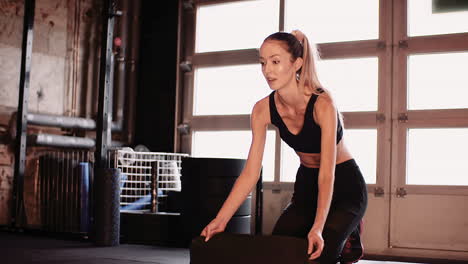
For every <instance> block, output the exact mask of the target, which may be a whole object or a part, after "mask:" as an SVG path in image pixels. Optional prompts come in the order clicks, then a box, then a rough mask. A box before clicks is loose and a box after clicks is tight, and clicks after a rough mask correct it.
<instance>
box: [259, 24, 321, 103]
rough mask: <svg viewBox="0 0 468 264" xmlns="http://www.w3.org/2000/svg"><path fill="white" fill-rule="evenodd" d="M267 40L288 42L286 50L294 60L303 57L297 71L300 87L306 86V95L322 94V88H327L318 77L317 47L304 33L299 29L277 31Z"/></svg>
mask: <svg viewBox="0 0 468 264" xmlns="http://www.w3.org/2000/svg"><path fill="white" fill-rule="evenodd" d="M267 40H278V41H281V42H283V43H284V44H286V46H287V49H286V50H287V51H288V52H289V53H290V54H291V59H292V61H296V59H297V58H302V60H303V63H302V67H301V68H300V69H299V70H298V71H297V74H298V76H299V78H298V79H299V80H298V82H299V87H301V88H304V93H305V94H306V95H311V94H313V93H315V94H320V93H321V90H325V89H324V88H323V86H322V84H321V83H320V81H319V79H318V76H317V71H316V66H315V57H314V56H316V57H318V53H317V49H316V47H315V46H314V45H311V44H310V42H309V39H308V38H307V37H306V36H305V35H304V33H302V32H301V31H299V30H294V31H293V32H291V33H287V32H276V33H273V34H271V35H270V36H268V37H267V38H266V39H265V40H264V41H267ZM325 91H326V90H325Z"/></svg>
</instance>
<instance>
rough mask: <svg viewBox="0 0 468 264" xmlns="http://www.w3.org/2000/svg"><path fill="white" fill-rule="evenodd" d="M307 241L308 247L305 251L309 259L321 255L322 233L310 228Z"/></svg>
mask: <svg viewBox="0 0 468 264" xmlns="http://www.w3.org/2000/svg"><path fill="white" fill-rule="evenodd" d="M307 240H308V241H309V247H308V249H307V254H309V255H310V256H309V259H316V258H318V257H320V254H322V250H323V246H324V244H325V243H324V242H323V238H322V231H320V230H317V229H314V228H312V229H311V230H310V232H309V234H308V235H307Z"/></svg>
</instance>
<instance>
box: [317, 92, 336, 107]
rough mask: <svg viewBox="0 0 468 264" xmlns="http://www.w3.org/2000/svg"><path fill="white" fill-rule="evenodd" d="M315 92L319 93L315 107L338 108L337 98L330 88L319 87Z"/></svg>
mask: <svg viewBox="0 0 468 264" xmlns="http://www.w3.org/2000/svg"><path fill="white" fill-rule="evenodd" d="M314 94H316V95H317V101H316V103H315V107H314V108H318V109H319V110H320V109H324V108H336V106H335V100H334V99H333V96H332V94H331V93H330V91H329V90H326V89H324V88H317V89H316V90H315V92H314Z"/></svg>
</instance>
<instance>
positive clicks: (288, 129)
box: [201, 31, 367, 263]
mask: <svg viewBox="0 0 468 264" xmlns="http://www.w3.org/2000/svg"><path fill="white" fill-rule="evenodd" d="M260 63H261V67H262V73H263V75H264V76H265V79H266V81H267V82H268V85H269V86H270V88H271V89H272V90H273V92H272V93H271V94H270V95H269V96H267V97H265V98H263V99H261V100H260V101H258V102H257V103H256V104H255V106H254V108H253V110H252V114H251V128H252V133H253V137H252V143H251V146H250V151H249V155H248V158H247V163H246V165H245V168H244V169H243V171H242V173H241V175H240V176H239V178H238V180H237V181H236V183H235V185H234V187H233V189H232V190H231V193H230V194H229V196H228V198H227V199H226V201H225V202H224V204H223V206H222V208H221V209H220V211H219V212H218V214H217V216H216V218H215V219H213V220H212V221H211V222H210V223H209V224H208V225H207V226H206V227H205V228H204V229H203V231H202V233H201V235H202V236H205V241H208V240H209V239H210V238H211V237H212V236H213V235H215V234H217V233H219V232H223V231H224V229H225V227H226V224H227V223H228V222H229V220H230V219H231V217H232V215H233V214H234V213H235V211H236V210H237V209H238V207H239V206H240V205H241V204H242V202H243V201H244V199H245V198H246V197H247V195H248V194H249V192H250V191H251V189H252V188H253V186H254V185H255V184H256V182H257V181H258V178H259V172H260V168H261V163H262V158H263V152H264V146H265V139H266V132H267V126H268V125H269V124H273V125H275V126H277V127H278V129H279V132H280V136H281V138H282V139H283V140H284V141H285V142H286V143H287V144H288V145H289V146H290V147H292V148H293V149H294V150H295V152H296V153H297V155H298V156H299V159H300V166H299V169H298V171H297V175H296V181H295V184H294V194H293V196H292V199H291V202H290V204H289V205H288V207H287V208H286V209H285V210H284V211H283V213H282V215H281V216H280V218H279V219H278V221H277V223H276V225H275V227H274V229H273V235H284V236H296V237H301V238H307V240H308V243H309V246H308V254H309V255H310V259H311V260H315V263H336V262H338V261H342V263H346V262H347V261H349V260H344V258H345V256H342V255H344V254H342V251H343V248H344V245H345V243H346V241H347V240H348V238H349V237H350V235H351V234H353V236H354V239H355V240H357V241H358V244H359V245H358V246H361V243H360V240H359V232H358V229H359V225H360V221H361V220H362V217H363V216H364V212H365V210H366V207H367V190H366V184H365V182H364V178H363V177H362V174H361V171H360V169H359V167H358V165H357V164H356V162H355V160H354V159H353V157H352V155H351V154H350V152H349V151H348V149H347V148H346V145H345V142H344V138H343V125H342V120H341V118H340V114H339V112H338V111H337V108H336V106H335V102H334V101H333V98H332V97H331V95H330V93H329V92H328V91H327V90H326V89H324V88H323V87H322V85H321V84H320V82H319V80H318V78H317V74H316V70H315V63H314V58H313V56H312V53H311V45H310V44H309V42H308V39H307V37H306V36H305V35H304V34H303V33H302V32H300V31H293V32H292V33H285V32H277V33H274V34H272V35H270V36H268V37H267V38H266V39H265V40H264V42H263V44H262V46H261V48H260ZM358 251H359V247H358ZM361 255H362V248H361V251H359V253H358V256H357V259H359V258H360V257H361ZM357 259H352V261H356V260H357Z"/></svg>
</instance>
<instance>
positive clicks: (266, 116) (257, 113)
mask: <svg viewBox="0 0 468 264" xmlns="http://www.w3.org/2000/svg"><path fill="white" fill-rule="evenodd" d="M252 119H255V120H259V121H262V120H263V121H264V122H267V123H268V122H269V121H270V101H269V95H267V96H265V97H263V98H262V99H260V100H258V101H257V102H256V103H255V105H254V107H253V109H252Z"/></svg>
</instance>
